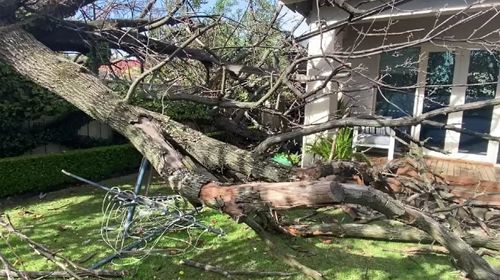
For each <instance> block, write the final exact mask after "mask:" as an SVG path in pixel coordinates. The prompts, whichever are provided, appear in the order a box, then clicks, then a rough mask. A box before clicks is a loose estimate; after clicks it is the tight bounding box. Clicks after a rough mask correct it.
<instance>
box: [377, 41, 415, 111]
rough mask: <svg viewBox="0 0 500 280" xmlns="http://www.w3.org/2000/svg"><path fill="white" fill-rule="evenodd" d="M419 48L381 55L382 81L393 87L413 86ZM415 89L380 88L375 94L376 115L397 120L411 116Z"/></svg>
mask: <svg viewBox="0 0 500 280" xmlns="http://www.w3.org/2000/svg"><path fill="white" fill-rule="evenodd" d="M419 53H420V49H419V48H409V49H405V50H400V51H393V52H388V53H383V54H381V56H380V69H379V70H380V71H379V73H380V75H381V76H382V81H383V82H384V83H385V84H387V85H391V86H393V87H406V86H414V85H415V84H416V83H417V77H418V59H419ZM414 100H415V89H414V88H411V89H397V88H387V87H384V88H381V89H380V90H379V91H378V92H377V103H376V105H375V112H376V114H377V115H381V116H387V117H392V118H398V117H403V116H408V115H412V113H413V104H414Z"/></svg>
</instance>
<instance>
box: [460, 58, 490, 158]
mask: <svg viewBox="0 0 500 280" xmlns="http://www.w3.org/2000/svg"><path fill="white" fill-rule="evenodd" d="M499 57H500V56H499V53H498V52H489V51H486V50H476V51H471V52H470V60H469V61H470V62H469V72H468V74H467V84H468V85H469V86H468V87H467V90H466V92H465V103H470V102H476V101H482V100H488V99H492V98H495V96H496V88H497V80H498V64H499ZM478 84H480V85H478ZM492 114H493V107H487V108H481V109H477V110H470V111H464V112H463V117H462V128H463V129H466V130H471V131H475V132H479V133H490V127H491V117H492ZM487 151H488V140H485V139H482V138H479V137H476V136H472V135H467V134H464V133H462V134H461V135H460V144H459V152H461V153H469V154H480V155H486V154H487Z"/></svg>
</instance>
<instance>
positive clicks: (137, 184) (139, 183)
mask: <svg viewBox="0 0 500 280" xmlns="http://www.w3.org/2000/svg"><path fill="white" fill-rule="evenodd" d="M148 168H149V161H148V160H147V159H146V158H145V157H143V158H142V161H141V166H140V167H139V175H138V176H137V180H136V182H135V186H134V193H135V194H136V195H138V194H139V193H140V192H141V188H142V181H144V174H146V170H147V169H148ZM134 214H135V203H133V204H132V205H131V206H130V207H129V208H128V213H127V219H126V220H125V225H124V227H123V234H124V235H125V236H127V235H128V230H129V229H130V227H131V226H132V223H133V222H134Z"/></svg>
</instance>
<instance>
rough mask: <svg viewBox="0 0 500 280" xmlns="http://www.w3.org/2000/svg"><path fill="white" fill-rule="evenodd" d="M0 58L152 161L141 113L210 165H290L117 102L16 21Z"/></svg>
mask: <svg viewBox="0 0 500 280" xmlns="http://www.w3.org/2000/svg"><path fill="white" fill-rule="evenodd" d="M1 32H2V33H3V34H2V36H1V37H0V58H1V59H3V60H5V61H6V62H7V63H8V64H9V65H11V66H12V67H13V68H14V69H15V70H16V71H18V72H19V73H21V74H22V75H24V76H27V77H28V78H30V79H32V80H33V81H35V82H36V83H38V84H39V85H41V86H43V87H45V88H47V89H49V90H51V91H52V92H54V93H56V94H57V95H59V96H61V97H63V98H64V99H66V100H67V101H68V102H70V103H72V104H74V105H75V106H76V107H78V108H79V109H80V110H82V111H84V112H85V113H87V114H88V115H89V116H91V117H93V118H94V119H97V120H101V121H103V122H105V123H107V124H108V125H110V126H111V127H112V128H113V129H115V130H116V131H118V132H119V133H121V134H123V135H124V136H125V137H127V138H129V139H130V140H131V142H132V143H133V144H134V146H135V147H136V148H137V149H138V150H139V151H140V152H141V153H143V154H144V155H146V157H147V158H148V159H149V160H150V161H151V162H152V163H153V165H155V166H157V165H158V164H159V162H160V161H161V154H162V151H161V150H162V149H161V147H154V142H153V143H152V142H149V141H145V140H146V139H148V138H149V136H147V135H146V134H145V133H144V131H142V130H141V129H138V128H137V126H136V125H135V124H136V123H137V122H138V120H139V118H141V117H144V116H146V117H147V118H148V120H149V121H151V122H155V123H156V124H157V125H159V127H158V128H157V129H158V130H159V131H161V133H164V134H165V135H168V137H169V138H171V139H175V140H174V142H175V143H176V144H178V145H179V146H180V148H182V149H184V150H185V151H186V152H187V153H188V154H190V155H191V156H193V157H194V158H195V159H196V160H197V161H198V162H200V163H202V164H203V165H204V166H205V167H206V168H208V169H210V170H220V171H223V170H224V169H231V170H233V171H235V172H238V173H241V174H244V175H246V176H249V177H253V178H256V179H260V180H266V181H283V180H286V179H287V178H288V177H289V174H290V169H289V168H286V167H283V166H280V165H278V164H276V163H273V162H272V161H270V160H262V159H260V158H257V157H254V156H252V154H251V153H249V152H247V151H244V150H241V149H238V148H236V147H235V146H232V145H228V144H227V143H224V142H221V141H218V140H215V139H213V138H210V137H207V136H205V135H204V134H203V133H200V132H199V131H196V130H193V129H190V128H189V127H187V126H184V125H182V124H180V123H178V122H176V121H173V120H171V119H170V118H169V117H167V116H164V115H161V114H157V113H154V112H151V111H148V110H145V109H143V108H140V107H136V106H132V105H129V104H126V103H124V102H122V99H121V98H120V96H119V95H118V94H117V93H115V92H113V91H112V90H111V89H110V88H108V87H107V86H106V85H104V84H103V83H102V82H101V81H100V80H99V79H98V78H97V77H95V76H94V75H92V74H91V73H88V72H87V71H86V69H85V68H83V67H82V66H80V65H78V64H76V63H70V62H69V61H67V60H65V59H64V58H61V57H60V56H58V55H56V54H55V53H53V52H52V51H50V50H49V49H48V48H47V47H45V46H43V45H42V44H41V43H39V42H38V41H36V40H35V39H34V38H33V36H31V35H30V34H29V33H27V32H25V31H24V30H22V29H20V28H18V27H12V26H6V27H2V30H1Z"/></svg>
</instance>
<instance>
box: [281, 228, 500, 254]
mask: <svg viewBox="0 0 500 280" xmlns="http://www.w3.org/2000/svg"><path fill="white" fill-rule="evenodd" d="M287 231H288V232H290V233H291V234H292V235H295V236H301V237H315V236H332V237H352V238H363V239H374V240H384V241H396V242H413V243H426V244H427V243H433V242H435V240H434V238H432V237H431V236H430V235H429V234H427V233H425V232H424V231H421V230H419V229H417V228H414V227H409V226H391V225H367V224H320V225H293V226H289V227H287ZM462 238H463V240H464V241H465V242H467V243H468V244H469V245H471V246H472V247H476V248H487V249H491V250H496V251H500V234H499V233H492V234H491V236H488V235H485V234H484V233H482V232H481V231H480V230H472V231H468V232H466V233H465V235H464V236H462Z"/></svg>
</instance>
